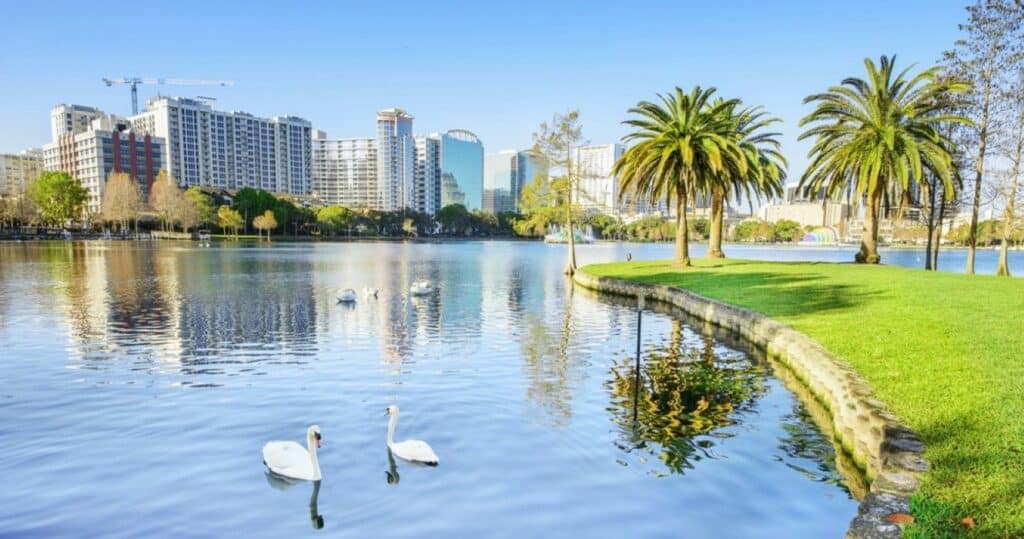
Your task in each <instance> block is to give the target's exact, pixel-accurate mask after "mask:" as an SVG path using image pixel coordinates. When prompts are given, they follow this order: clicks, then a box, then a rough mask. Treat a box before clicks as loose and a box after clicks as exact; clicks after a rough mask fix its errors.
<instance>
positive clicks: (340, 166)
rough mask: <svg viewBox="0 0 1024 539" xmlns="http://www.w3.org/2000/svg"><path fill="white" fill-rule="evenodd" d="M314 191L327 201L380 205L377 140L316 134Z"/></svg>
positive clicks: (376, 206) (342, 203) (350, 206)
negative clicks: (336, 137)
mask: <svg viewBox="0 0 1024 539" xmlns="http://www.w3.org/2000/svg"><path fill="white" fill-rule="evenodd" d="M313 195H314V196H315V197H317V198H318V199H319V201H320V202H322V203H323V204H340V205H342V206H345V207H349V208H369V209H378V208H380V191H379V189H378V187H377V140H376V139H372V138H354V139H335V140H331V139H328V138H327V137H326V135H325V134H323V133H322V132H318V133H316V134H314V138H313Z"/></svg>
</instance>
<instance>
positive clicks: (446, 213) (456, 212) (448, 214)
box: [435, 204, 471, 235]
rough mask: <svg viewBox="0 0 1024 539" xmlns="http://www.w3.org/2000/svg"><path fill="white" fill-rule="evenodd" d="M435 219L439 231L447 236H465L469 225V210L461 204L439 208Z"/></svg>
mask: <svg viewBox="0 0 1024 539" xmlns="http://www.w3.org/2000/svg"><path fill="white" fill-rule="evenodd" d="M435 218H436V219H437V222H438V223H439V224H440V225H441V230H443V231H445V232H447V233H448V234H457V235H462V234H465V232H466V229H467V228H469V226H470V224H471V222H470V215H469V210H467V209H466V207H465V206H463V205H462V204H449V205H447V206H445V207H443V208H441V209H440V210H438V211H437V215H436V216H435Z"/></svg>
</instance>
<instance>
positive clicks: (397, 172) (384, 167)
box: [377, 108, 416, 211]
mask: <svg viewBox="0 0 1024 539" xmlns="http://www.w3.org/2000/svg"><path fill="white" fill-rule="evenodd" d="M412 120H413V117H412V115H411V114H409V113H408V112H406V111H404V110H402V109H399V108H391V109H384V110H382V111H380V112H378V113H377V189H378V191H379V193H380V195H379V197H380V209H381V210H383V211H398V210H401V209H404V208H407V207H409V208H411V207H412V205H413V193H414V189H413V176H414V169H415V163H416V149H415V141H414V138H413V135H412Z"/></svg>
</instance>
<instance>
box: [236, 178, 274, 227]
mask: <svg viewBox="0 0 1024 539" xmlns="http://www.w3.org/2000/svg"><path fill="white" fill-rule="evenodd" d="M234 207H235V209H236V210H238V213H240V214H242V217H244V218H245V219H246V220H247V221H246V227H248V225H249V223H252V222H253V220H254V219H255V218H256V217H258V216H261V215H263V214H264V213H266V212H267V210H270V211H272V212H273V211H274V210H275V209H277V197H275V196H274V195H272V194H270V193H268V192H267V191H264V190H262V189H253V188H251V187H244V188H242V189H239V190H238V192H237V193H235V197H234ZM274 219H275V221H276V219H277V216H276V214H275V217H274ZM254 226H255V224H254ZM274 226H275V227H276V226H277V225H276V224H275V225H274Z"/></svg>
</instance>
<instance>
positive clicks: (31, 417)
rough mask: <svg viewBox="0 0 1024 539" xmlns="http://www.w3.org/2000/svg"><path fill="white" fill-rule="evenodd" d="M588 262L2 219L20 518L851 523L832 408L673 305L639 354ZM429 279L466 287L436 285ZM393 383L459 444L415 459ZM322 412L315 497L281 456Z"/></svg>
mask: <svg viewBox="0 0 1024 539" xmlns="http://www.w3.org/2000/svg"><path fill="white" fill-rule="evenodd" d="M747 249H749V248H747ZM664 250H668V251H670V250H671V246H668V245H642V246H641V245H614V244H599V245H590V246H582V247H581V248H580V258H581V260H582V262H584V263H585V262H592V261H599V260H616V259H622V258H623V257H624V256H625V253H626V252H633V253H634V256H641V255H644V256H646V255H651V256H655V255H658V256H664V253H662V251H664ZM733 251H734V252H735V254H734V256H754V255H753V254H750V253H748V251H746V249H741V248H735V249H733ZM802 252H803V251H797V250H794V251H786V253H787V255H788V254H792V255H794V256H795V257H796V256H804V255H802V254H799V253H802ZM812 252H813V253H816V254H821V253H823V252H824V251H817V250H812ZM843 254H844V256H845V253H843ZM563 264H564V248H563V247H557V246H546V245H543V244H541V243H505V242H461V243H450V244H439V245H423V244H401V243H358V244H287V243H275V244H274V245H273V246H271V247H257V246H256V245H255V244H249V245H245V244H242V245H232V244H230V243H229V244H215V245H214V247H212V248H206V249H201V248H196V247H193V246H192V245H191V244H176V243H173V242H166V243H163V244H147V243H130V242H123V243H120V242H118V243H104V242H74V243H72V242H50V243H42V242H38V243H22V244H16V243H2V244H0V345H2V348H3V353H2V359H0V378H2V380H3V384H2V387H0V403H2V410H3V415H2V416H0V454H2V455H3V463H4V482H5V488H3V489H0V535H3V536H18V535H32V536H58V535H59V536H67V535H74V536H99V535H102V536H120V537H140V536H227V535H233V536H271V537H283V536H294V535H305V534H327V535H337V536H342V535H344V536H354V537H481V536H498V537H541V536H564V535H568V534H576V535H579V536H586V537H622V536H629V537H634V536H645V537H646V536H650V537H659V536H662V537H678V536H688V537H712V536H713V537H795V536H800V537H838V536H841V535H842V534H843V532H844V531H845V529H846V526H847V524H848V523H849V521H850V519H851V518H852V517H853V515H854V513H855V512H856V500H854V499H853V496H852V495H851V492H857V491H858V488H859V487H858V484H859V483H858V480H857V479H856V478H855V477H848V478H845V479H844V477H843V476H842V475H841V474H839V473H838V472H837V463H836V456H835V455H834V452H833V447H832V444H831V442H830V441H829V439H828V438H827V437H825V436H823V435H822V434H821V433H820V431H819V430H818V429H817V427H816V426H815V424H814V421H813V419H812V417H813V416H814V414H815V413H820V412H815V411H814V410H810V409H807V408H805V407H804V406H803V405H801V404H800V401H799V400H798V399H797V398H796V397H795V396H794V394H793V393H791V392H790V390H789V389H787V387H786V385H785V383H784V382H783V380H782V379H780V378H777V377H776V376H775V375H774V374H773V372H772V368H771V367H770V366H769V365H767V364H765V363H764V362H762V361H760V360H758V359H756V358H754V357H752V356H751V355H750V354H748V353H747V352H746V351H744V349H743V348H742V347H740V346H738V345H736V344H735V343H730V342H728V341H727V340H725V339H720V338H715V337H713V336H710V335H705V334H702V333H701V331H700V330H699V329H695V327H694V326H692V325H691V324H690V323H689V322H687V321H686V320H685V319H681V318H680V317H679V316H678V315H675V314H672V313H669V312H666V311H664V310H661V309H656V310H660V311H661V312H652V311H648V312H646V313H645V314H644V319H643V329H642V333H641V336H642V342H643V350H644V353H643V356H644V357H643V363H642V365H643V366H642V367H641V368H640V370H639V372H637V370H636V369H635V364H634V357H633V356H634V350H635V339H636V331H637V330H636V313H635V308H634V307H632V306H630V305H628V304H627V302H623V301H622V300H618V299H614V298H606V297H599V296H597V295H594V294H592V293H588V292H586V291H583V290H580V289H573V287H572V286H571V284H570V283H569V282H568V281H567V280H566V279H565V278H564V277H563V276H562V275H561V272H560V270H561V268H562V265H563ZM420 278H426V279H430V280H432V281H433V282H435V283H437V284H438V285H439V287H440V290H439V291H438V292H437V293H435V294H434V295H432V296H428V297H424V298H411V297H409V294H408V293H407V291H408V288H409V284H410V283H411V282H412V281H413V280H416V279H420ZM364 286H373V287H377V288H379V289H380V290H381V293H380V297H379V298H377V299H367V298H363V297H360V299H359V301H358V302H357V304H356V305H355V306H353V307H348V306H344V305H338V304H336V302H335V299H334V298H335V294H334V293H335V291H336V290H337V289H338V288H341V287H352V288H355V289H357V290H361V289H362V288H363V287H364ZM778 375H779V376H783V375H784V373H781V372H780V373H778ZM389 404H398V405H399V406H401V409H402V415H401V421H400V423H399V425H398V429H397V436H396V438H397V439H405V438H406V437H412V438H422V439H425V440H427V441H429V442H430V443H431V445H432V446H433V447H434V449H435V450H436V451H437V453H438V455H439V456H440V458H441V465H440V466H438V467H436V468H427V467H418V466H413V465H409V464H406V463H403V462H397V463H396V464H394V465H392V464H391V462H390V461H389V455H388V452H387V450H386V447H385V442H384V440H385V431H386V426H387V417H385V415H384V409H385V407H386V406H388V405H389ZM312 423H316V424H319V425H320V427H321V429H322V432H323V441H324V447H323V449H321V451H320V462H321V467H322V469H323V476H324V480H323V482H322V484H321V485H320V487H319V491H318V492H317V496H316V499H315V502H316V503H315V504H311V495H312V494H313V492H314V491H313V487H312V485H311V484H309V483H300V484H297V485H294V486H291V487H290V488H286V487H287V485H282V484H280V483H279V482H277V481H274V480H272V478H269V477H267V475H266V474H265V471H264V466H263V465H262V463H261V455H260V448H261V447H262V445H263V444H264V443H265V442H266V441H268V440H275V439H278V440H297V441H302V440H303V439H304V435H305V430H306V427H307V426H308V425H310V424H312ZM842 465H843V464H842V460H840V463H839V464H838V466H842ZM317 516H321V517H322V520H323V528H322V529H314V524H316V523H317V520H318V519H317Z"/></svg>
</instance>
